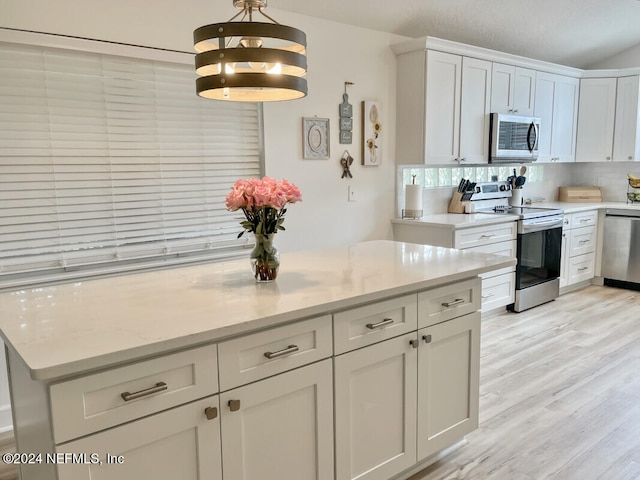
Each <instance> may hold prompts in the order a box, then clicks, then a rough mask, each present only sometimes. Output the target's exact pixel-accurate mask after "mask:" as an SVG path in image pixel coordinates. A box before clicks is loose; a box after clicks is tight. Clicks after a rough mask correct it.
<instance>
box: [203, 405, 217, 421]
mask: <svg viewBox="0 0 640 480" xmlns="http://www.w3.org/2000/svg"><path fill="white" fill-rule="evenodd" d="M204 414H205V415H206V417H207V420H213V419H214V418H217V417H218V409H217V408H216V407H207V408H205V409H204Z"/></svg>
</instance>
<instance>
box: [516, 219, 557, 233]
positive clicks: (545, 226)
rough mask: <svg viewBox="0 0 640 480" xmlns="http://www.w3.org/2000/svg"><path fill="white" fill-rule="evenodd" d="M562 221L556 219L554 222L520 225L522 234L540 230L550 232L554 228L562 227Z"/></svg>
mask: <svg viewBox="0 0 640 480" xmlns="http://www.w3.org/2000/svg"><path fill="white" fill-rule="evenodd" d="M562 221H563V219H562V218H560V219H556V220H548V221H546V222H536V223H528V224H523V225H522V232H523V233H529V232H537V231H540V230H550V229H552V228H556V227H562Z"/></svg>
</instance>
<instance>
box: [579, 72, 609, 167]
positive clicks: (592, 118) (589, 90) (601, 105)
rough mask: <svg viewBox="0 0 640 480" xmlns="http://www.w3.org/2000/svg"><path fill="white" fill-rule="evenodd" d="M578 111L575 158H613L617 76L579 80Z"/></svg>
mask: <svg viewBox="0 0 640 480" xmlns="http://www.w3.org/2000/svg"><path fill="white" fill-rule="evenodd" d="M579 111H580V116H579V118H578V138H577V146H576V160H577V161H579V162H607V161H611V159H612V156H613V128H614V120H615V114H616V113H615V112H616V79H615V78H583V79H582V80H581V82H580V108H579Z"/></svg>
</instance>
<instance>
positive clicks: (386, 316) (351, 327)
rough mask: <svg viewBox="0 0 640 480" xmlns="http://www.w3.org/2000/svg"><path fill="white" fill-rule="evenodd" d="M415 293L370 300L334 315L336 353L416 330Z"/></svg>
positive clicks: (416, 310)
mask: <svg viewBox="0 0 640 480" xmlns="http://www.w3.org/2000/svg"><path fill="white" fill-rule="evenodd" d="M417 319H418V303H417V296H416V295H415V294H412V295H404V296H402V297H397V298H392V299H390V300H383V301H381V302H375V303H371V304H369V305H364V306H362V307H356V308H352V309H349V310H345V311H343V312H338V313H335V314H334V315H333V331H334V348H335V354H336V355H339V354H341V353H345V352H349V351H351V350H354V349H356V348H360V347H365V346H367V345H371V344H373V343H376V342H380V341H382V340H386V339H388V338H392V337H396V336H398V335H403V334H405V333H408V332H411V331H413V330H416V328H417V325H418V324H417Z"/></svg>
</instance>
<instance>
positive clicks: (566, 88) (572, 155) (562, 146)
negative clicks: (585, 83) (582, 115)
mask: <svg viewBox="0 0 640 480" xmlns="http://www.w3.org/2000/svg"><path fill="white" fill-rule="evenodd" d="M556 77H557V78H556V87H555V96H554V99H553V128H552V131H551V155H552V157H553V158H557V159H558V160H557V161H558V162H574V161H575V159H576V132H577V126H578V96H579V93H580V81H579V80H578V79H577V78H572V77H565V76H562V75H556Z"/></svg>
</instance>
